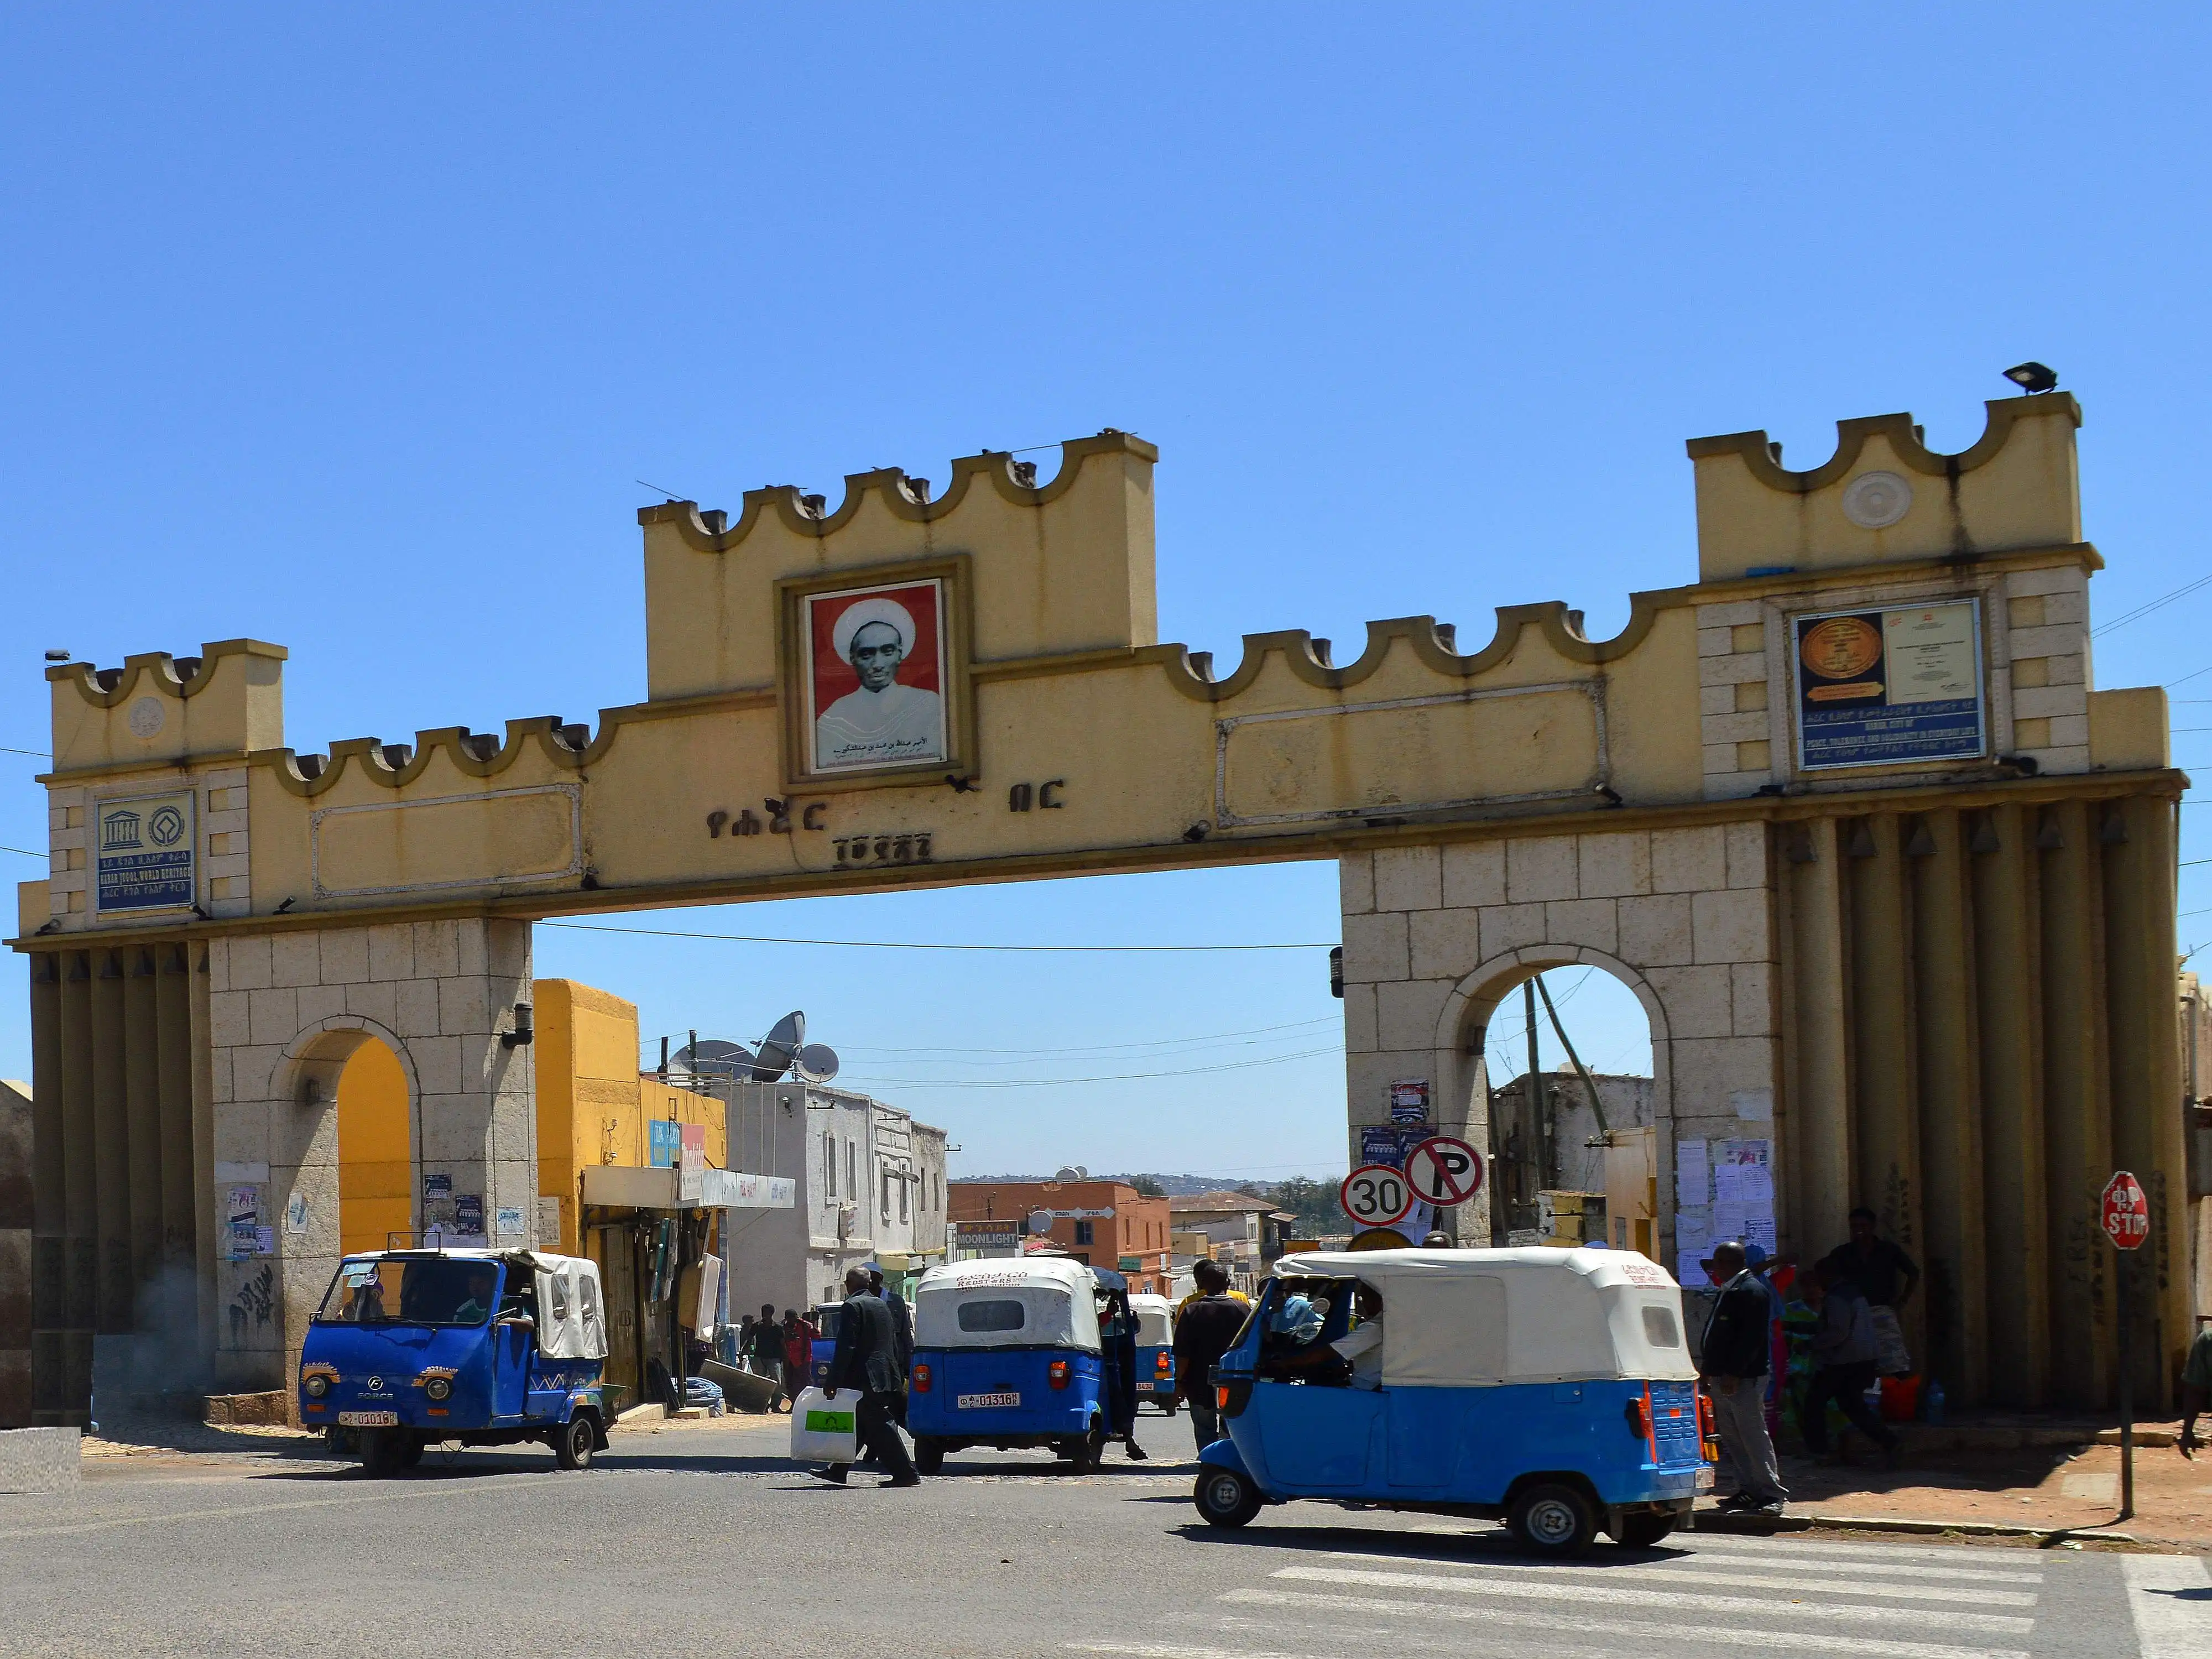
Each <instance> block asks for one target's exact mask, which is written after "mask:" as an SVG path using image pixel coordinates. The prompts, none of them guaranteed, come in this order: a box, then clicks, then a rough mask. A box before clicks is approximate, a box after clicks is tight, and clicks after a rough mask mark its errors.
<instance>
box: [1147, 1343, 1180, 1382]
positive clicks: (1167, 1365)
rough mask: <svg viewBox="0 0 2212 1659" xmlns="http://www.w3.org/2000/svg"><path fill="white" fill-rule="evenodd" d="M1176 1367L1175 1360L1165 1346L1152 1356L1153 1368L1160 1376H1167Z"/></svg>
mask: <svg viewBox="0 0 2212 1659" xmlns="http://www.w3.org/2000/svg"><path fill="white" fill-rule="evenodd" d="M1174 1369H1175V1361H1174V1360H1173V1359H1172V1358H1170V1357H1169V1354H1168V1351H1167V1350H1166V1349H1165V1348H1162V1349H1161V1350H1160V1351H1159V1352H1158V1353H1157V1354H1155V1355H1154V1356H1153V1357H1152V1370H1154V1371H1155V1372H1156V1373H1158V1375H1159V1376H1166V1375H1167V1374H1168V1373H1169V1372H1170V1371H1171V1370H1174Z"/></svg>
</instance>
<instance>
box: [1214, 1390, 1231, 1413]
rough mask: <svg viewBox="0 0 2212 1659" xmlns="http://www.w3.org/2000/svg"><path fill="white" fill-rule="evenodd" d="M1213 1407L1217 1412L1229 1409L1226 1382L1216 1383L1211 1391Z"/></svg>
mask: <svg viewBox="0 0 2212 1659" xmlns="http://www.w3.org/2000/svg"><path fill="white" fill-rule="evenodd" d="M1213 1405H1214V1409H1215V1410H1217V1411H1227V1410H1228V1409H1229V1385H1228V1384H1227V1383H1218V1384H1217V1385H1216V1386H1215V1388H1214V1390H1213Z"/></svg>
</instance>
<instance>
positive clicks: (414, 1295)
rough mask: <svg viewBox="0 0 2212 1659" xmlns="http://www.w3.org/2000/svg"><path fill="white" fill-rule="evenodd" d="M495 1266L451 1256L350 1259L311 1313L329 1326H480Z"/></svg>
mask: <svg viewBox="0 0 2212 1659" xmlns="http://www.w3.org/2000/svg"><path fill="white" fill-rule="evenodd" d="M498 1287H499V1267H498V1266H497V1264H495V1263H494V1262H490V1261H468V1260H461V1259H456V1258H453V1257H451V1256H432V1257H424V1258H416V1259H413V1260H408V1259H404V1258H403V1259H398V1260H394V1259H392V1258H386V1259H385V1260H383V1261H346V1262H343V1263H342V1264H341V1265H340V1266H339V1267H338V1276H337V1279H333V1280H332V1281H331V1288H330V1290H329V1291H328V1293H327V1294H325V1296H324V1297H323V1305H322V1306H321V1308H320V1309H319V1310H317V1311H316V1314H315V1319H316V1321H317V1322H318V1323H322V1324H333V1325H481V1324H483V1322H485V1321H486V1320H488V1319H489V1318H490V1317H491V1314H492V1301H493V1297H494V1294H495V1291H497V1290H498Z"/></svg>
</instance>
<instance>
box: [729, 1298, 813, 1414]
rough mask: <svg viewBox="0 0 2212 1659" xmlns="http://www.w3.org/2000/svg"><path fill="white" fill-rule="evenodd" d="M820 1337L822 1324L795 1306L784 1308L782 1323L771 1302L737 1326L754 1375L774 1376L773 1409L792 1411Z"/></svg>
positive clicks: (746, 1364) (740, 1351) (747, 1364)
mask: <svg viewBox="0 0 2212 1659" xmlns="http://www.w3.org/2000/svg"><path fill="white" fill-rule="evenodd" d="M821 1337H822V1331H821V1328H820V1327H818V1326H817V1325H816V1324H815V1322H813V1321H812V1320H811V1319H807V1318H805V1317H804V1316H801V1315H800V1313H799V1310H797V1309H796V1308H786V1309H785V1310H783V1322H782V1323H781V1324H778V1323H777V1322H776V1318H775V1304H774V1303H772V1302H764V1303H763V1304H761V1310H760V1317H759V1318H757V1319H756V1318H754V1317H753V1316H751V1315H750V1314H747V1315H746V1316H745V1317H744V1322H742V1323H741V1324H740V1325H739V1327H738V1359H739V1360H740V1361H741V1362H742V1363H743V1364H744V1367H745V1369H746V1370H750V1372H752V1373H753V1375H754V1376H767V1377H773V1378H775V1382H776V1392H775V1398H774V1400H773V1401H770V1405H771V1407H772V1408H773V1409H775V1410H777V1411H789V1410H790V1409H791V1402H792V1401H794V1400H796V1399H798V1398H799V1390H800V1389H803V1388H805V1386H806V1383H807V1377H808V1375H809V1374H810V1373H811V1371H812V1370H813V1369H814V1345H815V1343H817V1341H819V1340H821Z"/></svg>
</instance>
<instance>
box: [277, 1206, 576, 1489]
mask: <svg viewBox="0 0 2212 1659" xmlns="http://www.w3.org/2000/svg"><path fill="white" fill-rule="evenodd" d="M606 1354H607V1334H606V1301H605V1296H604V1295H603V1293H602V1291H601V1289H600V1285H599V1266H598V1264H597V1263H595V1262H593V1261H589V1260H588V1259H586V1258H584V1257H580V1256H564V1255H545V1254H544V1253H542V1252H539V1251H535V1250H379V1251H374V1252H372V1253H370V1254H368V1255H349V1256H348V1257H346V1258H345V1259H344V1260H343V1261H341V1262H340V1263H339V1264H338V1270H337V1274H336V1275H335V1276H334V1277H333V1278H332V1279H331V1286H330V1289H329V1291H327V1292H325V1295H324V1297H323V1303H322V1306H321V1307H320V1308H319V1310H317V1311H316V1314H315V1316H314V1319H313V1322H312V1323H310V1324H309V1326H308V1328H307V1341H306V1343H305V1345H304V1346H303V1347H302V1348H301V1354H300V1420H301V1422H302V1423H304V1424H306V1425H307V1426H308V1427H310V1428H315V1427H327V1428H330V1429H332V1430H337V1431H349V1432H350V1433H352V1434H353V1435H354V1436H356V1437H357V1443H358V1445H359V1448H360V1452H361V1460H362V1467H363V1468H366V1469H367V1470H368V1473H369V1474H373V1475H392V1474H398V1473H399V1472H400V1471H401V1470H403V1469H410V1468H414V1467H415V1466H416V1464H417V1463H419V1462H422V1452H423V1449H424V1448H425V1447H427V1446H430V1445H435V1444H438V1443H443V1442H448V1441H452V1442H458V1443H460V1444H462V1445H469V1446H491V1445H501V1444H510V1443H515V1442H519V1441H526V1440H537V1441H542V1442H544V1443H545V1444H546V1445H548V1446H550V1447H551V1448H552V1449H553V1453H554V1455H555V1456H556V1458H557V1459H558V1460H559V1462H560V1466H561V1467H562V1468H564V1469H580V1468H584V1467H585V1466H586V1465H587V1464H589V1463H590V1462H591V1461H592V1454H593V1453H595V1452H597V1451H599V1450H602V1449H605V1445H606V1443H607V1439H606V1411H605V1401H604V1396H603V1394H602V1390H601V1387H600V1373H601V1371H602V1370H603V1368H604V1366H605V1360H606Z"/></svg>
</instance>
